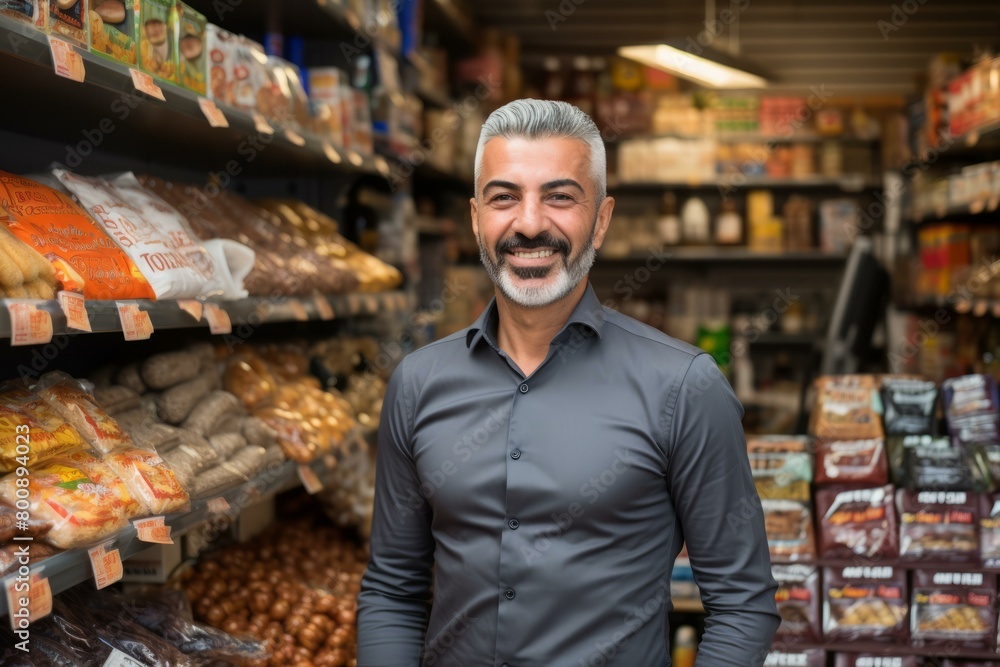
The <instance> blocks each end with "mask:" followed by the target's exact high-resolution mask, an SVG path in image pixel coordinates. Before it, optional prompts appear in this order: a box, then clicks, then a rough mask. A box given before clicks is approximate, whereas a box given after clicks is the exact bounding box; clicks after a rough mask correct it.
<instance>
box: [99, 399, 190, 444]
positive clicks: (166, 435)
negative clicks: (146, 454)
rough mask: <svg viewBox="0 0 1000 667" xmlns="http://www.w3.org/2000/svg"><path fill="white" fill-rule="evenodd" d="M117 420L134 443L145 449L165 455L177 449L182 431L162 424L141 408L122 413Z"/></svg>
mask: <svg viewBox="0 0 1000 667" xmlns="http://www.w3.org/2000/svg"><path fill="white" fill-rule="evenodd" d="M115 419H117V420H118V423H119V424H120V425H121V426H122V428H124V429H125V430H126V431H127V432H128V434H129V435H130V436H132V440H133V442H134V443H135V444H136V445H138V446H139V447H142V448H143V449H153V450H156V451H157V452H160V453H163V452H165V451H168V450H170V449H173V448H174V447H176V446H177V444H178V440H179V438H180V435H181V429H179V428H177V427H176V426H170V425H169V424H164V423H162V422H160V421H159V419H157V417H156V416H155V415H153V414H151V413H150V412H149V411H148V410H145V409H143V408H141V407H139V408H135V409H133V410H128V411H126V412H121V413H119V414H117V415H116V416H115Z"/></svg>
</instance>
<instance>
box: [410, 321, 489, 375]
mask: <svg viewBox="0 0 1000 667" xmlns="http://www.w3.org/2000/svg"><path fill="white" fill-rule="evenodd" d="M471 328H472V326H471V325H470V326H468V327H466V328H464V329H462V330H461V331H456V332H455V333H453V334H449V335H447V336H445V337H444V338H439V339H437V340H436V341H434V342H432V343H428V344H427V345H424V346H423V347H420V348H417V349H416V350H414V351H413V352H410V353H409V354H407V355H406V356H405V357H403V359H402V361H400V366H402V365H404V364H405V365H407V366H408V367H410V368H422V367H426V366H427V365H434V364H435V363H437V362H439V361H441V360H451V361H453V360H454V359H455V355H456V354H457V353H458V352H460V351H462V350H467V349H468V346H467V344H466V342H467V341H468V337H467V336H468V333H469V330H470V329H471Z"/></svg>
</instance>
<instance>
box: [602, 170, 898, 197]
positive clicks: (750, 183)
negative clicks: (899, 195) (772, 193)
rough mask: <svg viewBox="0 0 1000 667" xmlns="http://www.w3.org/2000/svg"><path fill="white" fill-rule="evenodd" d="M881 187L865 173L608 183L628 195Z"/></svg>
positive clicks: (875, 179) (877, 178)
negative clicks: (718, 190)
mask: <svg viewBox="0 0 1000 667" xmlns="http://www.w3.org/2000/svg"><path fill="white" fill-rule="evenodd" d="M880 187H882V179H881V178H879V177H877V176H869V175H865V174H845V175H844V176H841V177H840V178H827V177H825V176H808V177H804V178H768V177H767V176H746V177H744V176H742V175H735V176H729V177H727V176H720V177H713V178H706V179H701V178H692V179H690V180H687V181H627V182H612V181H610V180H609V182H608V191H609V192H612V193H614V192H618V193H630V192H648V191H661V190H704V189H715V188H719V189H724V190H725V191H727V192H733V191H738V190H743V189H747V188H783V189H801V188H809V189H817V190H820V189H827V190H843V191H844V192H862V191H864V190H872V189H877V188H880Z"/></svg>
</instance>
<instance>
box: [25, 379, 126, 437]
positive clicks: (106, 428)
mask: <svg viewBox="0 0 1000 667" xmlns="http://www.w3.org/2000/svg"><path fill="white" fill-rule="evenodd" d="M32 390H33V391H34V392H35V393H36V394H38V395H39V396H41V397H42V398H44V399H45V401H46V402H47V403H48V404H49V406H51V407H52V409H53V410H55V411H56V412H57V413H59V416H60V417H62V418H63V419H65V420H66V421H67V422H69V423H70V424H72V425H73V427H74V428H75V429H76V430H77V431H78V432H79V433H80V434H81V435H83V437H84V438H85V439H86V440H87V442H88V443H90V445H91V446H93V447H94V449H96V450H98V451H99V452H102V453H107V452H110V451H111V450H113V449H117V448H119V447H130V446H132V439H131V438H130V437H129V436H128V433H126V432H125V431H124V429H122V427H121V426H119V425H118V422H116V421H115V420H114V419H113V418H112V417H111V416H109V415H108V414H107V413H106V412H104V410H102V409H101V408H100V406H99V405H98V404H97V401H96V400H95V399H94V397H93V395H92V394H90V393H89V392H88V391H87V389H86V388H85V387H84V385H83V384H82V383H81V382H80V381H78V380H75V379H73V378H72V377H71V376H69V375H67V374H66V373H63V372H62V371H52V372H49V373H46V374H45V375H43V376H42V377H41V378H39V380H38V382H37V383H36V384H35V385H34V386H33V387H32Z"/></svg>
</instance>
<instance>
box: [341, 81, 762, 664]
mask: <svg viewBox="0 0 1000 667" xmlns="http://www.w3.org/2000/svg"><path fill="white" fill-rule="evenodd" d="M475 187H476V192H475V197H474V198H473V199H472V200H471V207H472V225H473V230H474V232H475V235H476V238H477V239H478V241H479V249H480V256H481V258H482V262H483V265H484V266H485V267H486V270H487V272H488V273H489V275H490V278H492V280H493V282H494V284H495V285H496V298H495V299H494V300H493V301H491V302H490V305H489V306H488V307H487V308H486V310H485V312H484V313H483V314H482V316H481V317H480V318H479V319H478V320H477V321H476V322H475V323H474V324H473V325H472V326H471V327H469V328H468V329H466V330H464V331H461V332H459V333H457V334H455V335H452V336H448V337H446V338H443V339H441V340H439V341H437V342H435V343H432V344H430V345H427V346H426V347H424V348H422V349H420V350H418V351H416V352H414V353H413V354H411V355H409V356H408V357H406V358H405V359H404V360H403V362H402V363H401V364H400V365H399V367H398V368H397V369H396V371H395V373H393V376H392V379H391V381H390V383H389V388H388V391H387V393H386V397H385V401H384V407H383V412H382V419H381V423H380V426H379V437H378V469H377V470H378V472H377V476H378V479H377V483H376V496H375V515H374V523H373V527H372V538H371V561H370V563H369V566H368V571H367V572H366V573H365V577H364V580H363V583H362V591H361V594H360V596H359V597H358V665H359V667H417V666H423V667H430V666H432V665H436V666H438V667H481V666H482V667H562V666H564V665H565V666H566V667H606V666H612V665H613V666H615V667H663V665H666V664H668V662H669V652H670V647H669V629H668V627H667V612H668V611H669V610H670V600H669V593H670V573H671V570H672V568H673V563H674V559H675V558H676V556H677V554H678V552H679V551H680V549H681V545H682V544H683V543H685V542H686V543H687V547H688V554H689V555H690V560H691V566H692V569H693V570H694V573H695V579H696V580H697V583H698V586H699V588H700V589H701V594H702V599H703V601H704V604H705V609H706V610H707V612H708V614H709V616H708V618H707V620H706V622H705V635H704V637H703V640H702V643H701V646H700V650H699V656H698V665H699V667H715V666H722V665H732V666H733V667H737V666H738V667H754V666H756V665H760V664H761V663H762V662H763V661H764V658H765V656H766V653H767V650H768V647H769V645H770V641H771V637H772V636H773V634H774V631H775V630H776V628H777V626H778V623H779V620H780V618H779V616H778V614H777V610H776V607H775V603H774V591H775V588H776V584H775V583H774V580H773V579H772V577H771V570H770V561H769V558H768V550H767V541H766V537H765V534H764V522H763V517H762V514H761V512H760V501H759V499H758V497H757V492H756V490H755V488H754V483H753V479H752V477H751V475H750V466H749V463H748V461H747V455H746V443H745V440H744V436H743V429H742V426H741V423H740V420H741V418H742V415H743V409H742V407H741V406H740V404H739V402H738V401H737V400H736V397H735V396H734V395H733V392H732V390H731V389H730V387H729V384H728V383H727V382H726V380H725V378H724V377H723V376H722V374H721V373H720V372H719V370H718V368H717V366H716V365H715V363H714V362H713V361H712V358H711V357H710V356H708V355H706V354H705V353H704V352H702V351H701V350H699V349H697V348H695V347H692V346H690V345H687V344H685V343H682V342H679V341H677V340H674V339H673V338H670V337H669V336H667V335H665V334H663V333H661V332H659V331H657V330H655V329H652V328H650V327H647V326H645V325H643V324H640V323H639V322H636V321H634V320H632V319H629V318H628V317H625V316H623V315H620V314H619V313H617V312H615V311H614V310H610V309H608V308H604V307H602V305H601V303H600V302H599V301H598V299H597V297H596V296H595V294H594V291H593V288H592V287H591V286H590V285H589V283H588V281H587V280H586V278H587V274H588V272H589V271H590V268H591V266H592V265H593V263H594V256H595V251H596V249H597V248H600V247H601V243H602V242H603V241H604V236H605V234H606V233H607V230H608V225H609V224H610V222H611V214H612V211H613V209H614V200H613V199H612V198H610V197H608V196H607V192H606V158H605V152H604V144H603V142H602V140H601V137H600V134H599V132H598V130H597V128H596V126H595V125H594V123H593V121H592V120H591V119H590V118H589V117H587V116H586V114H584V113H583V112H582V111H580V110H579V109H577V108H576V107H573V106H571V105H568V104H565V103H563V102H547V101H539V100H518V101H515V102H511V103H510V104H508V105H506V106H504V107H502V108H500V109H498V110H497V111H495V112H494V113H493V114H491V115H490V117H489V119H487V121H486V124H485V125H484V126H483V130H482V133H481V135H480V139H479V147H478V150H477V152H476V173H475ZM432 591H433V593H432Z"/></svg>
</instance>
